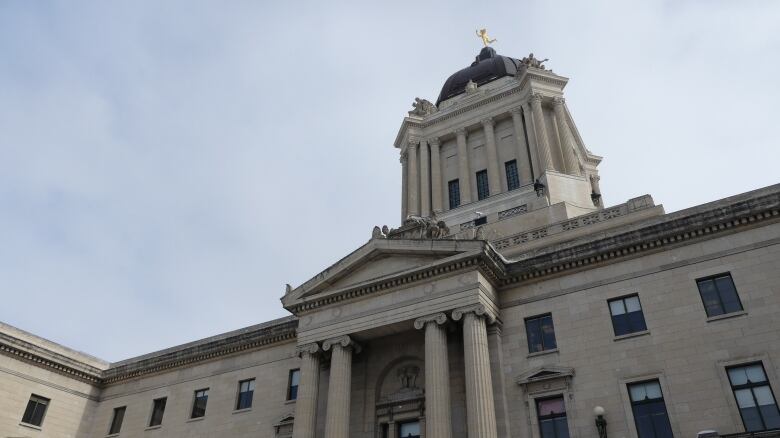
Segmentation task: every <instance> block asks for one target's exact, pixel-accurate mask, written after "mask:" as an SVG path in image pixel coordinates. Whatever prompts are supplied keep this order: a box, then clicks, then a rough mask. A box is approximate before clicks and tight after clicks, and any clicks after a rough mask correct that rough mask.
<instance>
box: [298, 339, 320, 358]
mask: <svg viewBox="0 0 780 438" xmlns="http://www.w3.org/2000/svg"><path fill="white" fill-rule="evenodd" d="M320 351H322V350H321V349H320V344H318V343H316V342H312V343H311V344H303V345H298V346H296V347H295V354H296V355H297V356H298V357H301V356H303V355H304V354H309V355H314V354H317V353H319V352H320Z"/></svg>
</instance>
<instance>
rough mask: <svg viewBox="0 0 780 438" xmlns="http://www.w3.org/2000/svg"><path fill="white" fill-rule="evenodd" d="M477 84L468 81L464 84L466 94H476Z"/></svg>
mask: <svg viewBox="0 0 780 438" xmlns="http://www.w3.org/2000/svg"><path fill="white" fill-rule="evenodd" d="M477 88H478V86H477V83H476V82H474V81H472V80H471V79H469V81H468V82H467V83H466V94H474V93H476V92H477Z"/></svg>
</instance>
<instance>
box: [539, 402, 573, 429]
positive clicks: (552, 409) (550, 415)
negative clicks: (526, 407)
mask: <svg viewBox="0 0 780 438" xmlns="http://www.w3.org/2000/svg"><path fill="white" fill-rule="evenodd" d="M536 414H537V416H538V417H539V433H541V435H542V438H569V425H568V424H567V423H566V405H565V404H564V403H563V397H555V398H547V399H542V400H536Z"/></svg>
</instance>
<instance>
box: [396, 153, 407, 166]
mask: <svg viewBox="0 0 780 438" xmlns="http://www.w3.org/2000/svg"><path fill="white" fill-rule="evenodd" d="M408 159H409V154H408V153H407V152H406V151H403V152H401V157H400V158H398V161H399V162H400V163H401V164H406V160H408Z"/></svg>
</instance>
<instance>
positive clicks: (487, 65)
mask: <svg viewBox="0 0 780 438" xmlns="http://www.w3.org/2000/svg"><path fill="white" fill-rule="evenodd" d="M519 65H520V60H518V59H513V58H509V57H507V56H501V55H499V54H497V53H496V51H495V49H493V48H492V47H485V48H483V49H482V50H480V52H479V55H477V58H476V60H475V61H474V62H473V63H471V66H469V67H466V68H464V69H463V70H460V71H458V72H455V74H453V75H452V76H450V77H449V78H448V79H447V81H446V82H445V83H444V86H443V87H442V89H441V93H439V98H438V99H436V105H437V106H438V105H439V103H441V102H442V101H444V100H447V99H449V98H450V97H454V96H457V95H459V94H463V93H464V92H465V91H466V84H467V83H468V82H469V81H474V83H476V84H477V85H483V84H487V83H488V82H491V81H495V80H496V79H498V78H502V77H504V76H515V75H517V67H518V66H519Z"/></svg>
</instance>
